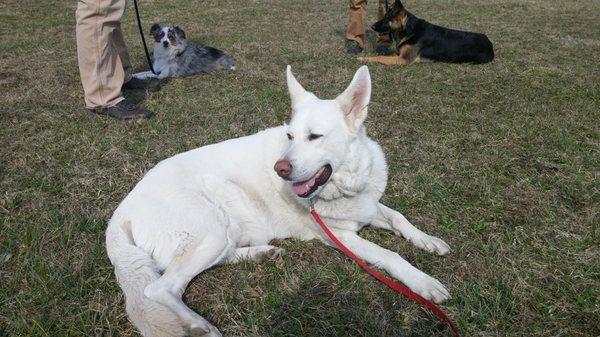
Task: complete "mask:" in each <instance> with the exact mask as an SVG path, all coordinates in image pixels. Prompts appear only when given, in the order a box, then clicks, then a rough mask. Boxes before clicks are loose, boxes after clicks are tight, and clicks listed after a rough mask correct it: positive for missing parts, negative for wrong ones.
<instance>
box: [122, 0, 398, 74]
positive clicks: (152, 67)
mask: <svg viewBox="0 0 600 337" xmlns="http://www.w3.org/2000/svg"><path fill="white" fill-rule="evenodd" d="M386 4H387V0H386ZM133 7H135V17H136V18H137V24H138V30H139V31H140V37H141V38H142V46H143V47H144V53H146V61H148V66H149V67H150V71H151V72H152V73H153V74H154V75H158V74H157V73H155V72H154V66H153V65H152V59H151V58H150V53H148V46H146V38H145V37H144V30H143V29H142V20H141V19H140V10H139V8H138V4H137V0H133Z"/></svg>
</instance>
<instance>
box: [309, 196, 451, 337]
mask: <svg viewBox="0 0 600 337" xmlns="http://www.w3.org/2000/svg"><path fill="white" fill-rule="evenodd" d="M310 214H311V215H312V217H313V219H315V221H316V222H317V223H318V224H319V226H321V229H323V231H324V232H325V234H327V236H328V237H329V239H331V241H333V242H334V243H335V244H336V246H338V248H339V249H341V250H342V252H344V254H346V256H348V257H349V258H351V259H352V260H354V261H356V263H358V265H359V266H361V267H362V269H364V270H365V271H366V272H367V273H369V274H371V276H373V277H374V278H376V279H377V280H378V281H379V282H381V283H383V284H385V285H386V286H388V287H390V288H392V289H393V290H395V291H396V292H399V293H401V294H402V295H404V296H406V297H408V298H410V299H411V300H413V301H416V302H419V303H420V304H421V305H422V306H424V307H427V309H429V310H430V311H431V312H433V313H434V314H435V315H436V316H437V317H439V318H440V319H441V320H442V321H444V322H446V324H447V325H448V326H449V327H450V329H452V332H454V335H456V336H457V337H460V332H459V331H458V328H457V327H456V325H454V323H453V322H452V321H451V320H450V318H448V316H447V315H446V313H445V312H444V311H443V310H442V309H440V308H438V307H437V306H436V305H435V304H433V303H432V302H431V301H429V300H427V299H425V298H423V297H422V296H421V295H419V294H417V293H415V292H413V291H412V290H410V289H409V288H408V287H406V286H404V285H402V284H399V283H397V282H395V281H394V280H392V279H390V278H389V277H385V276H384V275H382V274H381V273H379V272H377V271H376V270H374V269H372V268H371V267H369V266H368V265H367V264H366V263H365V261H363V260H362V259H361V258H360V257H358V256H356V254H354V253H353V252H352V251H351V250H350V249H348V247H346V246H344V244H343V243H342V242H341V241H340V240H338V238H336V237H335V235H333V233H332V232H331V231H330V230H329V228H327V225H325V223H324V222H323V220H321V217H319V214H318V213H317V211H315V209H314V208H313V207H312V204H311V208H310Z"/></svg>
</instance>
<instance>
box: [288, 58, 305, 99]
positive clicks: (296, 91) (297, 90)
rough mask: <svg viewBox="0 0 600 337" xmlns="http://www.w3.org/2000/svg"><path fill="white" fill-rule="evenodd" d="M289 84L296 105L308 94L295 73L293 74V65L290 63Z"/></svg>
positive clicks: (291, 96)
mask: <svg viewBox="0 0 600 337" xmlns="http://www.w3.org/2000/svg"><path fill="white" fill-rule="evenodd" d="M287 86H288V91H289V93H290V98H291V100H292V106H294V105H296V104H297V103H298V102H300V101H301V100H302V99H303V98H304V96H306V95H307V94H308V92H307V91H306V90H304V88H303V87H302V85H300V83H298V81H297V80H296V78H295V77H294V74H292V67H290V66H289V65H288V66H287Z"/></svg>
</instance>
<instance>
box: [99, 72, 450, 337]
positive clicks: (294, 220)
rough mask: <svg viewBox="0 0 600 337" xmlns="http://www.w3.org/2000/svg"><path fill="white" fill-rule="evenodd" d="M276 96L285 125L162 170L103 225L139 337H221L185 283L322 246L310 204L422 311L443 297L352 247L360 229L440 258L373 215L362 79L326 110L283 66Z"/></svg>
mask: <svg viewBox="0 0 600 337" xmlns="http://www.w3.org/2000/svg"><path fill="white" fill-rule="evenodd" d="M287 85H288V89H289V94H290V97H291V101H292V111H293V114H292V119H291V122H290V124H289V125H283V126H279V127H275V128H271V129H267V130H264V131H262V132H259V133H257V134H255V135H252V136H247V137H242V138H237V139H231V140H228V141H224V142H222V143H218V144H213V145H208V146H204V147H201V148H198V149H195V150H192V151H189V152H185V153H182V154H179V155H176V156H174V157H172V158H169V159H166V160H164V161H162V162H161V163H159V164H158V165H156V167H154V168H153V169H152V170H150V171H149V172H148V173H147V174H146V176H145V177H144V178H143V179H142V180H141V181H140V182H139V183H138V184H137V185H136V186H135V188H134V189H133V191H131V193H129V195H128V196H127V197H126V198H125V200H123V202H122V203H121V204H120V205H119V207H118V208H117V210H116V211H115V213H114V215H113V217H112V218H111V220H110V222H109V224H108V229H107V231H106V246H107V250H108V256H109V257H110V260H111V262H112V263H113V265H114V266H115V273H116V276H117V280H118V281H119V284H120V285H121V288H122V289H123V292H124V293H125V299H126V307H127V313H128V314H129V317H130V318H131V320H132V321H133V323H134V324H135V325H136V326H137V327H138V328H139V329H140V331H141V332H142V334H143V335H144V336H182V335H185V334H191V335H194V336H221V334H220V333H219V331H218V330H217V328H215V327H214V326H212V325H211V324H210V323H209V322H208V321H207V320H205V319H204V318H202V317H201V316H200V315H198V314H197V313H195V312H194V311H192V310H191V309H190V308H188V307H187V306H186V305H185V304H184V303H183V301H182V300H181V295H182V294H183V292H184V290H185V288H186V287H187V285H188V283H189V282H190V280H191V279H192V278H193V277H194V276H196V275H198V273H201V272H202V271H203V270H206V269H208V268H210V267H212V266H215V265H217V264H220V263H224V262H235V261H239V260H242V259H260V258H262V257H265V256H269V257H270V256H273V255H278V254H280V253H281V249H280V248H277V247H274V246H271V245H269V242H270V241H271V240H273V239H283V238H290V237H293V238H297V239H301V240H311V239H319V240H322V241H323V242H325V243H327V244H331V243H330V241H329V240H328V239H327V238H326V237H325V236H324V234H323V233H322V232H321V230H320V228H319V227H318V225H317V224H316V223H314V222H313V220H312V219H311V216H310V213H309V198H311V199H312V201H313V202H314V207H315V209H316V210H317V211H318V212H319V214H320V215H321V216H322V218H323V219H324V221H325V222H326V223H327V225H328V226H329V227H330V228H331V229H332V231H333V232H334V233H335V235H336V236H337V237H338V238H339V239H340V240H341V241H342V242H343V243H344V244H345V245H347V246H348V247H349V248H350V249H351V250H353V251H354V252H355V253H356V254H357V255H358V256H360V257H361V258H363V259H364V260H366V261H367V262H369V263H371V264H373V265H376V266H377V267H380V268H382V269H384V270H385V271H387V272H388V273H389V274H390V275H391V276H393V277H394V278H396V279H398V280H400V281H402V282H403V283H405V284H406V285H407V286H408V287H410V288H411V289H412V290H413V291H415V292H417V293H418V294H420V295H422V296H423V297H425V298H427V299H431V300H433V301H435V302H442V301H444V300H447V299H448V298H449V297H450V295H449V293H448V291H447V290H446V289H445V288H444V286H443V285H442V284H441V283H440V282H439V281H437V280H436V279H434V278H432V277H430V276H428V275H427V274H425V273H423V272H421V271H420V270H418V269H416V268H415V267H413V266H412V265H410V264H409V263H408V262H406V261H405V260H404V259H402V258H401V257H400V256H399V255H398V254H396V253H394V252H392V251H389V250H387V249H384V248H381V247H379V246H377V245H376V244H374V243H371V242H369V241H367V240H365V239H362V238H361V237H360V236H358V235H357V231H358V230H359V229H361V228H362V227H363V226H365V225H367V224H371V225H373V226H375V227H378V228H384V229H388V230H392V231H394V232H395V233H396V234H397V235H401V236H403V237H404V238H406V239H407V240H409V241H411V242H412V243H414V244H415V245H416V246H418V247H420V248H423V249H425V250H427V251H429V252H433V253H437V254H440V255H443V254H446V253H447V252H448V250H449V248H448V245H447V244H446V243H444V242H443V241H442V240H440V239H438V238H435V237H433V236H429V235H427V234H425V233H423V232H421V231H420V230H418V229H417V228H415V227H413V226H412V225H411V224H410V223H409V222H408V221H407V220H406V218H404V216H402V215H401V214H400V213H398V212H396V211H394V210H392V209H390V208H388V207H386V206H384V205H382V204H380V203H379V198H380V197H381V195H382V194H383V191H384V190H385V186H386V182H387V167H386V163H385V158H384V155H383V152H382V150H381V148H380V147H379V145H378V144H377V143H376V142H375V141H373V140H371V139H370V138H369V137H368V136H367V133H366V131H365V127H364V126H363V121H364V120H365V118H366V117H367V106H368V104H369V99H370V95H371V79H370V76H369V71H368V69H367V67H365V66H363V67H361V68H360V69H359V70H358V71H357V72H356V74H355V75H354V78H353V79H352V82H351V83H350V86H349V87H348V88H347V89H346V90H345V91H344V92H343V93H342V94H341V95H339V96H338V97H337V98H336V99H334V100H321V99H319V98H317V97H316V96H315V95H314V94H312V93H310V92H307V91H306V90H304V88H303V87H302V86H301V85H300V84H299V83H298V82H297V81H296V79H295V78H294V76H293V75H292V73H291V70H290V67H289V66H288V68H287ZM273 164H275V167H274V169H273Z"/></svg>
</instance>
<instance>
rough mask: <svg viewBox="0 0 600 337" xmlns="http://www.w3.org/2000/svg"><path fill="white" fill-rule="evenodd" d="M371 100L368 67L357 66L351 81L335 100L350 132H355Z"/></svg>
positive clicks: (364, 116) (365, 114)
mask: <svg viewBox="0 0 600 337" xmlns="http://www.w3.org/2000/svg"><path fill="white" fill-rule="evenodd" d="M370 100H371V75H369V68H367V66H362V67H360V68H358V70H357V71H356V74H354V78H352V82H350V85H349V86H348V88H346V90H344V92H343V93H342V94H341V95H339V96H338V97H337V98H336V99H335V101H336V102H337V103H338V104H339V106H340V108H342V111H343V112H344V119H345V120H346V124H347V125H348V128H349V129H350V131H351V132H356V131H357V130H358V128H359V127H360V125H361V124H362V122H364V120H365V118H367V106H368V105H369V101H370Z"/></svg>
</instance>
